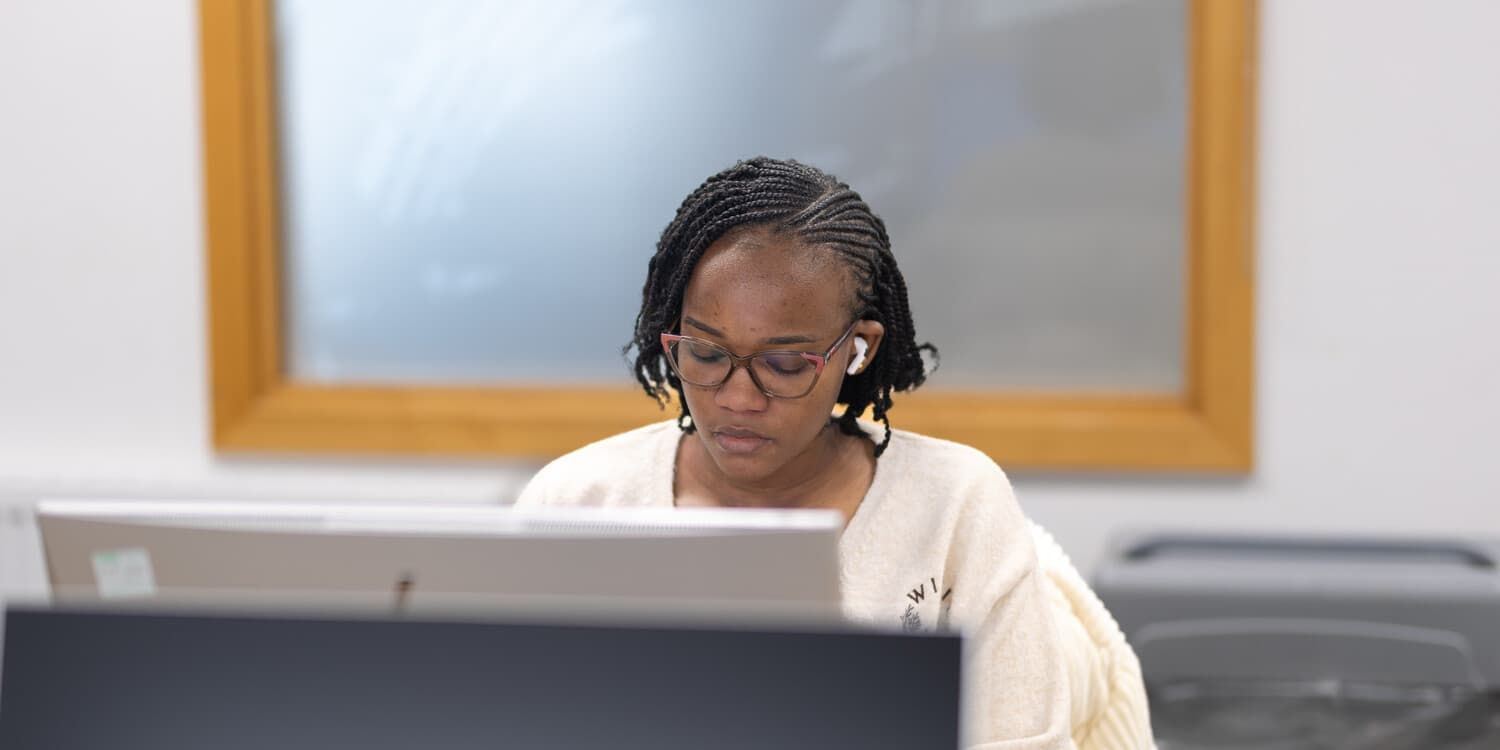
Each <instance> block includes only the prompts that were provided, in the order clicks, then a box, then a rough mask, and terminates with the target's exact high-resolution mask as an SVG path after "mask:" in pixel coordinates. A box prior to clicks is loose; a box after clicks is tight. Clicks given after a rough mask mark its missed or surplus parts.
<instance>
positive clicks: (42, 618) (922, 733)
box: [0, 605, 960, 750]
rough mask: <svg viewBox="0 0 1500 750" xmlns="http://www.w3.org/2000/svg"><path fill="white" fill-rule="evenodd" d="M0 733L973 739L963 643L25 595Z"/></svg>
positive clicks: (235, 748) (366, 744) (10, 615)
mask: <svg viewBox="0 0 1500 750" xmlns="http://www.w3.org/2000/svg"><path fill="white" fill-rule="evenodd" d="M4 639H5V641H4V662H5V672H4V674H3V676H0V747H5V748H26V749H27V750H61V749H62V748H111V750H187V749H189V748H190V749H192V750H198V749H199V748H215V750H251V749H252V748H253V749H254V750H264V748H289V749H290V748H296V749H300V748H359V749H360V750H396V749H397V748H399V749H400V750H409V748H433V749H434V750H469V749H471V748H473V749H476V750H477V749H478V748H486V749H488V748H497V747H504V748H574V747H589V748H594V747H600V748H604V747H607V748H617V749H618V750H633V749H635V748H651V750H686V749H687V748H692V749H693V750H699V749H700V748H718V749H720V750H738V749H740V748H745V749H747V750H748V749H749V748H755V749H756V750H762V749H763V748H778V749H779V750H802V749H804V748H807V749H810V748H818V749H819V750H822V749H823V748H832V747H857V748H862V749H863V750H882V749H883V748H901V749H902V750H905V749H906V748H914V747H921V748H954V747H956V746H957V745H958V741H959V726H960V725H959V712H960V707H959V684H960V642H959V639H958V638H957V637H956V636H951V635H932V636H926V635H902V634H896V633H872V632H851V631H843V630H838V629H824V630H818V629H787V628H771V629H760V628H725V627H703V628H682V627H662V626H642V627H618V626H601V625H576V624H575V625H566V624H562V625H543V624H537V623H503V622H477V621H467V622H465V621H432V620H417V619H411V618H404V619H396V620H391V619H372V618H371V619H359V618H315V617H292V616H286V615H279V616H274V617H272V616H264V617H257V616H243V615H235V616H229V615H223V614H214V615H204V614H194V615H184V614H167V613H162V612H144V613H140V612H120V611H109V610H104V609H97V608H94V609H71V608H64V609H61V610H54V609H47V608H29V607H20V606H15V605H12V606H11V607H10V608H9V610H8V611H7V612H6V619H5V627H4Z"/></svg>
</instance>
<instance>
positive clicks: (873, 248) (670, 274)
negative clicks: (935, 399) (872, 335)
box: [625, 157, 937, 457]
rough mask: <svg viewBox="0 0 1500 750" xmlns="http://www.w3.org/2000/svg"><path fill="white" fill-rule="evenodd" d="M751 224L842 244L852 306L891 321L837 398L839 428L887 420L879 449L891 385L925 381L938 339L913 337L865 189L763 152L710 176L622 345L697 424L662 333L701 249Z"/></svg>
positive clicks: (682, 216) (853, 429) (660, 393)
mask: <svg viewBox="0 0 1500 750" xmlns="http://www.w3.org/2000/svg"><path fill="white" fill-rule="evenodd" d="M748 227H765V228H769V229H771V230H772V231H778V232H790V233H793V234H794V235H795V236H796V237H797V238H798V239H799V240H801V241H802V242H803V243H804V244H806V245H807V246H809V247H824V248H828V249H831V250H833V251H835V252H837V253H838V254H839V256H840V257H841V258H842V259H843V260H844V261H845V264H846V265H847V267H848V268H849V270H850V271H851V272H852V276H853V279H854V281H855V284H854V286H855V296H854V299H852V300H850V307H851V310H850V312H851V313H852V314H853V315H854V316H856V317H858V318H861V319H867V320H876V321H879V322H880V323H881V324H882V325H883V326H885V336H884V338H883V339H882V340H881V341H882V343H881V346H880V347H879V349H877V351H876V353H875V357H874V359H873V360H872V361H871V362H870V363H869V365H867V366H866V367H865V368H864V369H863V370H862V371H860V373H859V374H857V375H850V376H847V377H845V379H844V382H843V385H842V387H841V388H840V389H839V395H838V402H839V403H842V404H846V405H847V406H848V408H847V409H845V410H844V412H843V413H842V414H841V415H840V416H839V417H838V418H837V419H836V422H837V424H838V426H839V429H840V430H841V431H842V432H843V433H845V434H847V435H856V436H862V435H864V432H863V431H862V430H861V429H860V428H859V425H858V421H857V420H858V418H859V415H861V414H863V413H864V412H865V409H867V408H870V407H873V411H874V417H875V419H876V420H878V421H880V422H882V423H883V424H884V425H885V437H884V439H883V440H881V442H880V443H879V444H878V445H877V446H876V447H875V455H876V456H877V457H878V456H880V454H881V453H882V452H884V451H885V448H886V446H887V445H889V444H890V442H891V420H890V417H889V416H888V413H889V412H890V409H891V406H892V402H891V394H892V393H893V392H895V391H907V390H911V389H913V388H916V387H917V386H920V385H921V384H922V383H923V381H925V380H926V379H927V370H926V368H925V366H924V363H923V361H922V352H923V351H926V352H930V353H931V354H932V355H933V357H934V359H935V358H936V357H937V348H936V347H934V346H933V345H932V344H928V343H923V344H917V342H916V330H915V326H914V325H913V323H912V317H911V310H910V308H909V307H908V304H907V300H906V280H905V279H904V278H902V276H901V270H900V269H899V268H898V267H897V266H896V258H895V256H893V255H892V254H891V240H890V237H889V236H887V235H886V231H885V222H883V221H881V220H880V217H878V216H876V215H875V214H874V212H872V211H871V210H870V207H869V206H868V205H866V204H865V202H864V199H862V198H860V196H859V193H856V192H854V191H853V190H851V189H850V188H849V186H848V185H846V184H844V183H843V182H840V181H839V180H838V179H836V178H835V177H833V176H831V175H829V174H826V173H824V172H823V171H821V170H819V169H816V168H814V167H811V166H808V165H806V164H801V163H798V162H796V161H782V160H778V159H769V158H766V157H756V158H754V159H748V160H745V161H741V162H739V163H737V164H735V165H734V166H732V167H730V168H728V169H726V170H724V171H722V172H720V173H718V174H716V175H714V176H712V177H710V178H708V179H707V180H706V181H704V183H703V184H702V185H700V186H698V189H697V190H694V191H693V192H692V194H690V195H688V197H687V198H686V199H684V200H683V201H682V205H681V206H680V207H678V209H677V215H676V217H675V218H673V219H672V221H671V223H669V224H668V225H667V227H666V229H664V230H662V234H661V239H660V240H659V241H658V242H657V244H656V254H655V255H654V256H652V258H651V263H650V265H649V266H648V269H647V274H646V284H645V287H644V288H643V289H642V290H641V310H640V313H639V314H637V315H636V318H635V338H634V340H632V341H631V342H630V343H629V344H627V345H626V346H625V353H626V354H629V352H630V350H631V349H632V348H633V349H635V352H636V354H635V362H634V364H633V369H634V371H635V377H636V380H637V381H639V382H640V384H641V387H642V388H644V389H645V391H646V395H648V396H651V397H652V398H655V399H656V400H657V401H658V402H660V403H662V405H663V406H665V404H666V401H667V400H668V398H669V396H668V391H667V388H668V387H669V386H670V387H671V388H672V389H674V390H675V391H676V392H677V396H678V403H679V404H680V405H681V406H680V408H681V412H680V413H679V415H678V417H677V424H678V426H679V427H681V428H682V430H683V431H684V432H692V431H693V429H694V428H693V425H692V421H691V418H690V415H689V414H688V408H687V399H686V398H685V397H684V394H683V392H682V383H681V381H680V380H679V379H678V377H677V375H676V373H674V372H672V369H671V368H670V367H668V366H667V363H666V354H665V352H663V351H662V347H661V334H662V333H667V332H673V331H674V330H675V329H676V327H677V325H678V319H679V318H680V317H681V316H682V300H683V295H684V294H685V292H686V289H687V284H688V279H689V278H690V277H691V276H692V273H693V268H694V267H695V266H696V265H697V264H698V260H699V259H700V258H702V257H703V253H704V252H705V251H706V250H707V249H708V247H709V246H710V245H712V244H713V243H714V242H715V241H716V240H718V239H719V238H720V237H722V236H724V234H726V233H728V232H729V231H731V230H736V229H741V228H748Z"/></svg>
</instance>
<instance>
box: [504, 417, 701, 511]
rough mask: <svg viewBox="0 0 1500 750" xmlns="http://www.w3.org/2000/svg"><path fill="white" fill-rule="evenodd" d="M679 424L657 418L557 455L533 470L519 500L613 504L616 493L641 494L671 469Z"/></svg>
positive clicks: (572, 503)
mask: <svg viewBox="0 0 1500 750" xmlns="http://www.w3.org/2000/svg"><path fill="white" fill-rule="evenodd" d="M679 433H680V430H679V429H678V428H677V425H676V423H675V422H671V421H666V422H657V423H654V424H649V425H646V426H644V427H638V428H636V429H634V430H630V431H628V432H622V433H620V434H618V435H612V436H610V437H607V438H604V439H603V440H599V441H596V442H593V443H589V444H588V445H585V446H583V447H582V448H578V449H576V450H574V451H572V452H570V453H567V454H564V455H562V456H559V457H557V458H555V459H553V460H552V461H551V462H549V463H548V464H547V465H545V466H543V467H542V468H541V469H540V470H538V471H537V473H536V474H535V475H534V476H532V478H531V481H530V482H528V483H527V484H526V488H525V489H524V490H522V491H521V496H520V498H519V499H518V500H517V501H516V505H518V506H525V505H598V504H612V502H611V498H612V497H613V496H614V495H623V494H628V495H631V496H637V500H636V502H644V501H645V498H642V497H638V496H639V495H640V494H641V493H642V492H645V491H647V490H649V488H650V487H651V482H652V480H653V479H654V478H657V477H658V475H659V474H660V473H661V472H671V470H672V463H673V460H674V459H675V455H674V452H673V450H672V448H673V446H674V445H675V442H676V438H677V436H678V434H679Z"/></svg>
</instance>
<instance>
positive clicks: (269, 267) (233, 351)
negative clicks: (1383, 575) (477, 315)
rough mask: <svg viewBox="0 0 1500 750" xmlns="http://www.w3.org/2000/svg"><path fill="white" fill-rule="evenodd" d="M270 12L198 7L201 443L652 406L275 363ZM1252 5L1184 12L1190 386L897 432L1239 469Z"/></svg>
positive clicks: (501, 426)
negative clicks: (396, 380)
mask: <svg viewBox="0 0 1500 750" xmlns="http://www.w3.org/2000/svg"><path fill="white" fill-rule="evenodd" d="M270 2H271V0H200V2H199V5H198V9H199V14H200V19H199V20H200V31H201V40H200V41H201V50H202V94H203V143H204V171H205V183H204V188H205V189H204V192H205V211H206V214H207V217H206V226H207V238H206V241H207V254H208V257H207V272H208V279H207V286H208V316H209V338H210V341H209V351H210V368H211V378H212V393H213V441H214V446H215V447H216V448H217V449H219V450H223V451H255V452H278V453H288V452H290V453H306V452H333V453H366V454H388V455H443V456H530V457H538V458H542V457H548V456H555V455H559V454H561V453H564V452H566V451H568V450H571V449H573V448H576V447H579V446H581V445H584V444H586V443H588V442H590V441H593V440H597V439H599V438H602V437H605V436H608V435H611V434H614V433H617V432H621V431H623V430H626V429H630V428H632V427H636V426H639V425H641V424H645V423H647V422H651V421H656V420H661V419H664V418H667V417H671V416H675V414H676V412H675V407H669V408H671V409H673V410H671V411H668V412H662V411H660V410H659V409H658V408H657V407H656V405H655V404H654V403H652V401H651V400H650V399H648V398H647V397H646V396H645V395H644V394H642V393H641V392H640V390H639V389H638V388H636V387H634V386H633V384H631V385H629V386H627V385H626V384H625V383H622V384H621V386H620V387H619V388H557V389H540V388H525V389H522V388H504V387H494V388H449V387H404V386H382V387H372V386H326V385H309V384H304V383H299V382H296V381H294V380H291V379H289V378H288V376H287V374H286V370H285V367H284V366H283V361H282V352H283V351H284V347H283V335H284V330H283V320H284V315H283V311H282V304H283V299H284V297H283V295H282V293H281V281H282V269H281V263H280V237H281V233H280V231H279V226H280V225H279V216H278V214H277V210H278V195H277V190H278V187H277V186H278V181H277V175H276V163H277V161H276V130H275V122H276V117H275V98H274V96H273V95H272V85H273V81H274V80H275V79H274V75H273V69H272V63H273V61H272V56H271V55H272V53H271V50H272V46H271V42H272V40H271V29H270V18H271V16H270ZM1255 11H1256V8H1255V2H1254V0H1191V2H1190V10H1189V13H1190V16H1191V22H1190V24H1189V34H1190V37H1191V39H1190V47H1189V55H1188V60H1189V66H1190V68H1191V71H1190V80H1191V84H1190V85H1191V91H1190V96H1189V103H1190V104H1189V106H1190V113H1189V128H1188V134H1189V135H1188V140H1189V143H1188V154H1187V156H1188V158H1187V162H1186V163H1187V175H1186V187H1187V190H1186V196H1187V201H1188V205H1187V206H1186V215H1187V225H1186V227H1185V228H1184V231H1185V232H1186V242H1185V247H1186V254H1185V255H1186V263H1187V268H1186V271H1187V273H1186V274H1185V276H1184V278H1185V283H1186V289H1184V294H1185V295H1186V299H1185V303H1186V304H1185V305H1184V311H1185V312H1184V330H1183V333H1182V335H1183V344H1184V346H1183V351H1184V353H1185V356H1184V369H1185V372H1184V373H1183V382H1184V384H1185V387H1184V391H1183V393H1181V394H1180V395H1178V396H1173V397H1163V396H1140V395H1131V394H1128V393H1077V394H1065V395H1056V394H1046V395H1040V394H1037V395H1029V394H1024V393H1016V392H1010V391H1006V392H996V391H976V392H954V391H942V392H935V393H922V392H918V393H914V394H903V395H900V396H898V400H897V405H896V408H895V409H894V411H893V421H894V422H895V424H896V425H897V426H899V427H902V428H905V429H910V430H916V431H919V432H923V433H927V434H930V435H934V436H938V437H943V438H948V439H951V440H957V441H960V442H963V443H967V444H969V445H972V446H975V447H976V448H979V449H980V450H983V451H984V452H986V453H988V454H989V455H990V456H991V457H993V458H994V459H995V460H996V461H997V462H999V463H1000V464H1001V465H1002V466H1005V467H1007V468H1010V469H1046V470H1061V469H1096V470H1143V471H1163V470H1192V471H1215V472H1244V471H1248V470H1249V469H1250V468H1251V466H1252V462H1253V423H1252V408H1253V390H1254V389H1253V379H1254V359H1253V350H1254V343H1253V342H1254V333H1255V332H1254V320H1253V311H1254V301H1253V286H1254V284H1253V271H1254V258H1253V255H1252V252H1253V250H1252V247H1253V244H1252V240H1253V238H1252V235H1251V233H1252V229H1253V220H1252V219H1253V205H1252V199H1253V196H1254V153H1255V151H1254V135H1253V130H1254V129H1253V124H1254V117H1255V109H1254V94H1255V39H1256V34H1255V27H1256V23H1255V21H1256V18H1255Z"/></svg>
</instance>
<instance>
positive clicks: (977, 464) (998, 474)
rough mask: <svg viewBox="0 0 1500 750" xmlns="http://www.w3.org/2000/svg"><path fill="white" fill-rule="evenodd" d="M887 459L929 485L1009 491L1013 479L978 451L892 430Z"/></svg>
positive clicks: (966, 446)
mask: <svg viewBox="0 0 1500 750" xmlns="http://www.w3.org/2000/svg"><path fill="white" fill-rule="evenodd" d="M876 429H879V428H876ZM886 459H890V460H891V462H892V463H900V464H901V465H902V466H901V469H903V470H904V471H905V472H916V473H918V474H921V475H923V478H924V479H925V480H926V481H929V482H931V481H934V480H942V483H943V484H971V483H973V484H981V485H994V486H996V487H997V488H1004V489H1005V491H1006V492H1007V493H1008V492H1009V491H1010V479H1009V478H1008V477H1007V476H1006V475H1005V470H1003V469H1001V468H1000V465H999V464H997V463H995V460H994V459H992V458H990V457H989V455H988V454H986V453H985V452H984V451H981V450H979V449H978V448H975V447H973V446H970V445H965V444H963V443H959V442H955V441H952V440H945V439H943V438H938V437H932V436H930V435H923V434H921V433H917V432H911V431H910V430H891V444H890V446H888V447H887V448H886V453H885V455H884V456H883V457H882V458H881V460H882V461H884V460H886Z"/></svg>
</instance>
